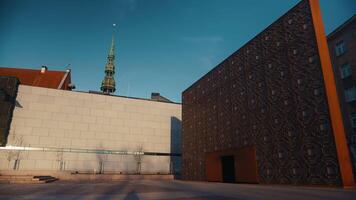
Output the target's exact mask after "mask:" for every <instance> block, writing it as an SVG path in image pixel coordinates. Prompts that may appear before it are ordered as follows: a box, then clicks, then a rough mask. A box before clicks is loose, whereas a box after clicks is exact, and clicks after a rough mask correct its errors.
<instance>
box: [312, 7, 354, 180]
mask: <svg viewBox="0 0 356 200" xmlns="http://www.w3.org/2000/svg"><path fill="white" fill-rule="evenodd" d="M309 3H310V7H311V13H312V18H313V24H314V29H315V35H316V40H317V43H318V50H319V55H320V62H321V68H322V71H323V76H324V83H325V87H326V95H327V99H328V105H329V110H330V118H331V124H332V128H333V133H334V138H335V144H336V151H337V155H338V160H339V166H340V171H341V177H342V182H343V185H344V187H355V180H354V176H353V172H352V165H351V159H350V154H349V149H348V146H347V142H346V135H345V128H344V124H343V120H342V115H341V110H340V104H339V99H338V95H337V92H336V85H335V77H334V73H333V68H332V65H331V61H330V55H329V50H328V44H327V40H326V36H325V31H324V25H323V22H322V18H321V13H320V7H319V1H318V0H309Z"/></svg>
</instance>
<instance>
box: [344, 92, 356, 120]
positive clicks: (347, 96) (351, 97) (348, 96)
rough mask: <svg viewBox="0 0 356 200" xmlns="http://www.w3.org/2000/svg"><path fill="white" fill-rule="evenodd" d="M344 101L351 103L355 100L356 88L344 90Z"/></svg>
mask: <svg viewBox="0 0 356 200" xmlns="http://www.w3.org/2000/svg"><path fill="white" fill-rule="evenodd" d="M345 100H346V102H351V101H354V100H356V88H355V87H352V88H348V89H346V90H345ZM355 114H356V113H355ZM355 116H356V115H355Z"/></svg>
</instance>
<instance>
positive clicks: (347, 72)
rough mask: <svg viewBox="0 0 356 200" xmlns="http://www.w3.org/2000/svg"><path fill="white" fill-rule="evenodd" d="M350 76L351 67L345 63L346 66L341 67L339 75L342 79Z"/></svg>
mask: <svg viewBox="0 0 356 200" xmlns="http://www.w3.org/2000/svg"><path fill="white" fill-rule="evenodd" d="M351 74H352V70H351V67H350V65H349V64H348V63H346V64H344V65H342V66H341V68H340V75H341V78H342V79H344V78H347V77H349V76H351Z"/></svg>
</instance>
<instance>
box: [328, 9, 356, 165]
mask: <svg viewBox="0 0 356 200" xmlns="http://www.w3.org/2000/svg"><path fill="white" fill-rule="evenodd" d="M328 45H329V51H330V57H331V60H332V64H333V67H334V73H335V81H336V86H337V88H338V95H339V99H340V104H341V109H342V111H343V117H344V126H345V129H346V133H347V140H348V144H349V146H350V152H351V154H352V158H353V166H354V171H355V170H356V15H354V16H352V17H351V18H350V19H349V20H347V21H346V22H345V23H344V24H342V25H341V26H339V27H338V28H337V29H335V30H334V31H333V32H332V33H330V34H329V36H328Z"/></svg>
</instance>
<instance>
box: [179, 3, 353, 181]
mask: <svg viewBox="0 0 356 200" xmlns="http://www.w3.org/2000/svg"><path fill="white" fill-rule="evenodd" d="M182 109H183V110H182V125H183V132H182V178H183V179H185V180H199V181H223V182H247V183H275V184H297V185H333V186H342V185H343V186H344V187H349V186H354V184H355V183H354V179H353V177H354V176H353V171H352V165H351V161H350V155H349V150H348V146H347V142H346V136H345V131H344V126H343V123H342V115H341V111H340V106H339V100H338V96H337V92H336V87H335V80H334V73H333V69H332V66H331V61H330V56H329V52H328V48H327V40H326V36H325V33H324V27H323V24H322V19H321V15H320V10H319V4H318V1H317V0H302V1H301V2H300V3H298V4H297V5H296V6H295V7H293V8H292V9H291V10H289V11H288V12H287V13H286V14H284V15H283V16H282V17H280V18H279V19H278V20H277V21H275V22H274V23H272V24H271V25H270V26H268V27H267V28H266V29H265V30H264V31H262V32H261V33H260V34H258V35H257V36H256V37H254V38H253V39H252V40H250V41H249V42H247V43H246V44H245V45H244V46H242V47H241V48H240V49H239V50H237V51H236V52H234V53H233V54H232V55H230V56H229V57H228V58H226V59H225V60H224V61H223V62H221V63H220V64H219V65H218V66H216V67H215V68H214V69H212V70H211V71H210V72H208V73H207V74H206V75H204V76H203V77H202V78H200V79H199V80H198V81H197V82H195V83H194V84H193V85H192V86H190V87H189V88H188V89H186V90H185V91H184V92H183V99H182Z"/></svg>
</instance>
